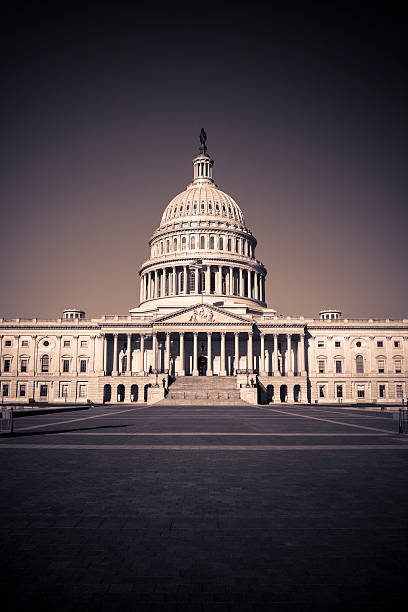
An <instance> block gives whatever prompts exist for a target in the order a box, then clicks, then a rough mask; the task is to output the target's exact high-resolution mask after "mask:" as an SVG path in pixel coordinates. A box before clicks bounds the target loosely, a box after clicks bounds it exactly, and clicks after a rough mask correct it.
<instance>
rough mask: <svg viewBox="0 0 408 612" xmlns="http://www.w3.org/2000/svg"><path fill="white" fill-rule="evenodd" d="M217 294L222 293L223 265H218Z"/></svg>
mask: <svg viewBox="0 0 408 612" xmlns="http://www.w3.org/2000/svg"><path fill="white" fill-rule="evenodd" d="M217 294H218V295H221V294H222V266H218V270H217Z"/></svg>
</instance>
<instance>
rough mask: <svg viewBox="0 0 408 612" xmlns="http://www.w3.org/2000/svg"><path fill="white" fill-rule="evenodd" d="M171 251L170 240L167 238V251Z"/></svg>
mask: <svg viewBox="0 0 408 612" xmlns="http://www.w3.org/2000/svg"><path fill="white" fill-rule="evenodd" d="M169 251H170V240H166V253H168V252H169Z"/></svg>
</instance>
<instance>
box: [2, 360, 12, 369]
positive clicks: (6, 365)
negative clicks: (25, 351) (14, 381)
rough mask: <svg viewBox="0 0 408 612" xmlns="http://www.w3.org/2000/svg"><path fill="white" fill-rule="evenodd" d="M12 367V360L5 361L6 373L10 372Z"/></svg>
mask: <svg viewBox="0 0 408 612" xmlns="http://www.w3.org/2000/svg"><path fill="white" fill-rule="evenodd" d="M10 367H11V359H5V360H4V371H5V372H10Z"/></svg>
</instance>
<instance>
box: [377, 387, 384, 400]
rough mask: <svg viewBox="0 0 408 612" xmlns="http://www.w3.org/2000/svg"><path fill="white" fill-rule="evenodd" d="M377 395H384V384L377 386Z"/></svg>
mask: <svg viewBox="0 0 408 612" xmlns="http://www.w3.org/2000/svg"><path fill="white" fill-rule="evenodd" d="M378 396H379V397H385V385H379V386H378Z"/></svg>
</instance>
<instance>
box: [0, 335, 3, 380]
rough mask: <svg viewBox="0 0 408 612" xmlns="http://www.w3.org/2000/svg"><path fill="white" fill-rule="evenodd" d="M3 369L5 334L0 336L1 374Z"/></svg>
mask: <svg viewBox="0 0 408 612" xmlns="http://www.w3.org/2000/svg"><path fill="white" fill-rule="evenodd" d="M2 371H3V336H0V374H1V373H2Z"/></svg>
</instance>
